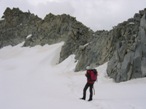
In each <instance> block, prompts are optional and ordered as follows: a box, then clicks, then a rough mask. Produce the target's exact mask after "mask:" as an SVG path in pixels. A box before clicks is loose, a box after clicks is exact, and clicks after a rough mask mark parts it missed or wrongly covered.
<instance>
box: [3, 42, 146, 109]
mask: <svg viewBox="0 0 146 109" xmlns="http://www.w3.org/2000/svg"><path fill="white" fill-rule="evenodd" d="M62 45H63V42H62V43H59V44H53V45H50V46H48V45H45V46H43V47H41V46H35V47H32V48H29V47H23V48H22V47H21V46H22V44H21V45H17V46H15V47H11V46H7V47H4V48H2V49H0V66H1V68H0V83H1V84H0V108H1V109H26V108H27V109H42V108H43V109H48V108H51V109H58V108H61V109H63V108H64V109H67V108H70V109H81V108H83V109H89V108H92V109H97V108H98V109H109V108H111V109H117V108H118V109H123V108H124V109H145V108H146V106H145V101H146V94H145V91H146V84H145V82H146V79H137V80H132V81H129V82H123V83H118V84H117V83H114V82H113V80H111V79H109V78H108V77H107V74H106V67H107V63H105V64H104V65H102V66H100V67H98V68H97V70H98V72H99V76H98V81H97V82H96V83H95V86H94V88H95V90H96V94H95V95H94V100H93V101H91V102H88V101H82V100H80V99H79V98H80V97H81V96H82V90H83V87H84V85H85V83H86V78H85V75H84V74H85V72H84V71H83V72H78V73H75V72H74V71H73V70H74V68H75V65H76V63H75V62H74V61H75V60H74V55H71V56H70V57H69V58H67V59H66V60H65V61H63V62H62V63H60V64H56V63H57V62H58V61H59V53H60V51H61V47H62ZM87 94H89V93H88V91H87ZM87 99H88V96H87Z"/></svg>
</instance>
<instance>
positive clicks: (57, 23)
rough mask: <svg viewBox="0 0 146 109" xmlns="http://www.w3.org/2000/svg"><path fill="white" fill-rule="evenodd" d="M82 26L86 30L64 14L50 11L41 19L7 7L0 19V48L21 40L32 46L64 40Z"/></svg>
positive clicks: (25, 44)
mask: <svg viewBox="0 0 146 109" xmlns="http://www.w3.org/2000/svg"><path fill="white" fill-rule="evenodd" d="M82 28H86V29H85V31H86V30H88V29H87V27H85V26H84V25H83V24H82V23H80V22H78V21H76V19H75V18H74V17H71V16H69V15H66V14H63V15H57V16H55V15H53V14H51V13H50V14H48V15H46V17H45V18H44V19H41V18H39V17H37V16H36V15H34V14H31V13H30V12H29V11H28V12H22V11H21V10H19V9H18V8H13V9H10V8H7V9H6V11H5V12H4V16H3V20H1V21H0V33H1V34H0V48H2V47H4V46H7V45H12V46H14V45H17V44H19V43H21V42H25V43H24V45H23V46H31V47H32V46H35V45H45V44H53V43H57V42H60V41H66V40H68V37H72V34H71V32H73V34H75V35H74V36H75V37H76V33H77V32H78V29H80V30H82ZM80 30H79V31H80ZM83 31H84V30H83ZM28 36H30V37H28ZM77 37H78V36H77ZM62 59H63V58H62Z"/></svg>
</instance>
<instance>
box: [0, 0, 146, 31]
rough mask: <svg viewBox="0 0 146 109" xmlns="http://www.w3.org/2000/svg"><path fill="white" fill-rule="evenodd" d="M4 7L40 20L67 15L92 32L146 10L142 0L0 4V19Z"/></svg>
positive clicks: (48, 0) (12, 1)
mask: <svg viewBox="0 0 146 109" xmlns="http://www.w3.org/2000/svg"><path fill="white" fill-rule="evenodd" d="M6 7H10V8H13V7H19V8H20V9H21V10H22V11H28V10H30V12H31V13H34V14H37V15H38V16H39V17H41V18H44V17H45V15H46V14H49V13H50V12H51V13H53V14H55V15H57V14H63V13H65V14H70V15H71V16H74V17H76V19H77V20H78V21H80V22H82V23H83V24H84V25H86V26H87V27H90V28H91V29H92V30H94V31H96V30H101V29H107V30H110V29H112V27H113V26H116V25H117V24H118V23H121V22H123V21H125V20H127V19H128V18H130V17H133V16H134V14H135V13H137V12H139V10H143V9H144V8H146V0H0V16H2V15H3V12H4V11H5V9H6Z"/></svg>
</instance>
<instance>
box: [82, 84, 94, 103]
mask: <svg viewBox="0 0 146 109" xmlns="http://www.w3.org/2000/svg"><path fill="white" fill-rule="evenodd" d="M93 85H94V84H90V83H86V85H85V87H84V89H83V98H84V99H86V91H87V89H88V87H90V89H89V92H90V96H89V99H91V100H92V96H93Z"/></svg>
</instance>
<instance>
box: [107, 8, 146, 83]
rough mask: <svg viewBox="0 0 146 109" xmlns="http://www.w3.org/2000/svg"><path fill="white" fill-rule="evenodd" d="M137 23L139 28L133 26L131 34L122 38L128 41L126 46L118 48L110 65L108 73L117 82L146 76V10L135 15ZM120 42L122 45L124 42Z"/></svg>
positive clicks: (125, 41) (122, 45)
mask: <svg viewBox="0 0 146 109" xmlns="http://www.w3.org/2000/svg"><path fill="white" fill-rule="evenodd" d="M140 16H141V17H140ZM139 19H140V21H139V25H138V20H139ZM136 22H137V26H136V25H133V26H131V30H132V31H129V32H130V34H129V32H128V33H126V34H125V35H123V36H122V37H124V38H125V39H126V40H124V43H125V44H121V45H120V47H119V46H118V47H117V48H116V50H115V53H114V55H113V57H112V58H111V60H110V61H109V63H108V68H107V73H108V75H109V76H110V77H112V78H114V80H115V81H116V82H121V81H127V80H130V79H132V78H139V77H145V76H146V60H145V59H146V58H145V57H146V44H145V43H146V10H144V11H140V13H139V14H136V15H135V17H134V24H135V23H136ZM127 29H128V30H129V29H130V28H127ZM134 29H135V30H136V31H135V30H134ZM133 30H134V31H133ZM131 33H132V34H131ZM119 41H120V43H122V41H123V40H122V41H121V40H119Z"/></svg>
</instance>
